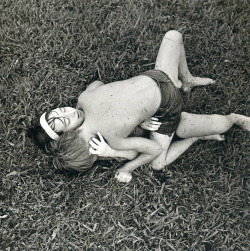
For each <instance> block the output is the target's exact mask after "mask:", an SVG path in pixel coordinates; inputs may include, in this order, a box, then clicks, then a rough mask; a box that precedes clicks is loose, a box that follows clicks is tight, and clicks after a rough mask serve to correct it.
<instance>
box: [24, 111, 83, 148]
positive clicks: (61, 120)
mask: <svg viewBox="0 0 250 251" xmlns="http://www.w3.org/2000/svg"><path fill="white" fill-rule="evenodd" d="M84 118H85V116H84V112H83V111H81V110H77V109H75V108H72V107H60V108H56V109H53V110H50V111H48V112H46V113H44V114H43V115H42V116H41V117H40V118H36V119H35V120H34V121H33V127H32V128H29V129H28V131H27V132H28V136H29V137H31V138H32V139H33V140H34V142H35V144H36V145H37V146H38V147H40V148H41V149H42V150H45V151H46V147H47V146H48V145H49V144H50V142H51V141H52V140H58V138H59V136H60V135H62V134H63V133H64V132H67V131H70V130H74V129H76V128H78V127H79V126H80V125H81V124H82V123H83V121H84Z"/></svg>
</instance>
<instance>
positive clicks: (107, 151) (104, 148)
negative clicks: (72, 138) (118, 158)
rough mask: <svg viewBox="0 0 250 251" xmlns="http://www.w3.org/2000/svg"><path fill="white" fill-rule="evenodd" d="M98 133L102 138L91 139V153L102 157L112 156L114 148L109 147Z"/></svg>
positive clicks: (99, 135) (100, 136)
mask: <svg viewBox="0 0 250 251" xmlns="http://www.w3.org/2000/svg"><path fill="white" fill-rule="evenodd" d="M97 134H98V137H99V139H100V140H98V139H96V138H92V140H91V141H89V144H90V145H91V147H90V148H89V153H90V154H96V155H98V156H100V157H112V156H113V151H114V150H113V149H112V148H110V147H109V145H108V144H107V143H106V142H105V141H104V139H103V137H102V135H101V134H100V133H99V132H98V133H97Z"/></svg>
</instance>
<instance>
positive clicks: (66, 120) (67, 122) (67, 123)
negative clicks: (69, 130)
mask: <svg viewBox="0 0 250 251" xmlns="http://www.w3.org/2000/svg"><path fill="white" fill-rule="evenodd" d="M64 124H65V126H69V124H70V119H68V118H65V119H64Z"/></svg>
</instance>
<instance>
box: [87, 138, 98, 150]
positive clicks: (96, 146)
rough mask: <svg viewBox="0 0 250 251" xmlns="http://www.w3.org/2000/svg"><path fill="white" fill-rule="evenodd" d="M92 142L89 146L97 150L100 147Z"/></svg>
mask: <svg viewBox="0 0 250 251" xmlns="http://www.w3.org/2000/svg"><path fill="white" fill-rule="evenodd" d="M92 140H93V139H92ZM92 140H90V141H89V144H90V145H91V146H92V147H93V148H94V149H97V148H98V145H96V144H95V143H94V142H93V141H92Z"/></svg>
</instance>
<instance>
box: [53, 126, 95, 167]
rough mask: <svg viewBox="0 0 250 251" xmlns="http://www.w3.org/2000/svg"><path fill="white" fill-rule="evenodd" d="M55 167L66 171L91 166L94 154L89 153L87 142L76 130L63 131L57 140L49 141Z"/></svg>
mask: <svg viewBox="0 0 250 251" xmlns="http://www.w3.org/2000/svg"><path fill="white" fill-rule="evenodd" d="M51 152H52V154H53V155H54V158H53V164H54V166H55V167H56V168H58V169H61V170H67V171H78V172H81V171H84V170H86V169H89V168H91V167H92V165H93V163H94V162H95V160H96V156H95V155H90V154H89V143H88V142H85V141H84V140H83V139H82V138H80V137H79V135H78V131H77V130H74V131H69V132H65V133H64V134H63V135H62V136H61V137H60V138H59V140H57V141H53V142H52V143H51Z"/></svg>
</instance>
